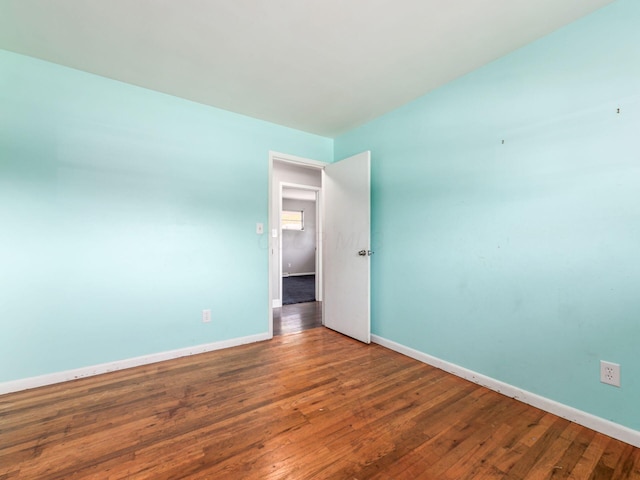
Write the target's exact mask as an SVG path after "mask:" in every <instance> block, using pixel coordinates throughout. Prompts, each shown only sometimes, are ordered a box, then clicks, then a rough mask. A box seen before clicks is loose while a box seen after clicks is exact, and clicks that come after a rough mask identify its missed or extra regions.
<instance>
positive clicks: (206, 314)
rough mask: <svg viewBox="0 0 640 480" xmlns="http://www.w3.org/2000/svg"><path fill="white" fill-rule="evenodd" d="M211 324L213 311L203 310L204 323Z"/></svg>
mask: <svg viewBox="0 0 640 480" xmlns="http://www.w3.org/2000/svg"><path fill="white" fill-rule="evenodd" d="M209 322H211V309H209V308H207V309H206V310H202V323H209Z"/></svg>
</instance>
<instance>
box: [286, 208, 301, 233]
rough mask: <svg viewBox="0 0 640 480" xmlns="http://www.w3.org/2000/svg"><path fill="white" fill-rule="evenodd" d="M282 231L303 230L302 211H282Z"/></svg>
mask: <svg viewBox="0 0 640 480" xmlns="http://www.w3.org/2000/svg"><path fill="white" fill-rule="evenodd" d="M282 229H283V230H304V211H302V210H283V211H282Z"/></svg>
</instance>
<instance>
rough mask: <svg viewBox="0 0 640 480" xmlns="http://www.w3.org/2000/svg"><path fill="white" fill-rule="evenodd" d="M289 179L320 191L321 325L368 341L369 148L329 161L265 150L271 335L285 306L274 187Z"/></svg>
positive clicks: (279, 199) (278, 197) (278, 210)
mask: <svg viewBox="0 0 640 480" xmlns="http://www.w3.org/2000/svg"><path fill="white" fill-rule="evenodd" d="M284 176H286V177H287V178H283V177H284ZM287 181H289V182H292V183H295V184H298V185H306V186H307V188H314V187H315V188H317V191H318V195H319V197H318V202H317V204H318V205H320V214H319V215H318V217H319V221H318V229H317V230H318V231H317V234H318V238H319V241H318V242H317V249H318V253H317V269H316V273H317V281H316V287H317V292H316V295H317V299H318V300H319V301H322V300H325V302H323V305H322V325H324V326H327V327H328V328H331V329H332V330H336V331H338V332H340V333H343V334H345V335H348V336H350V337H353V338H355V339H356V340H360V341H362V342H364V343H369V342H370V341H371V302H370V257H371V255H372V254H373V251H372V250H371V243H370V242H371V207H370V205H371V152H369V151H365V152H361V153H359V154H356V155H352V156H351V157H348V158H345V159H342V160H339V161H337V162H333V163H330V164H329V163H324V162H317V161H314V160H307V159H303V158H300V157H293V156H290V155H283V154H279V153H276V152H269V202H270V205H269V233H270V235H269V317H268V318H269V334H270V336H273V331H274V328H273V320H274V309H275V308H283V307H282V286H281V278H282V275H281V270H282V255H281V244H282V242H281V237H282V235H281V228H280V225H281V222H280V216H281V211H282V205H281V204H282V195H281V194H280V195H278V194H277V192H278V191H279V190H280V189H281V188H282V186H281V183H283V182H284V183H286V182H287ZM310 182H311V183H310ZM320 198H321V199H322V201H320ZM345 206H348V208H345ZM320 240H321V241H320ZM323 252H326V255H325V254H323ZM279 273H280V275H279ZM325 296H326V298H324V297H325ZM312 303H317V302H312Z"/></svg>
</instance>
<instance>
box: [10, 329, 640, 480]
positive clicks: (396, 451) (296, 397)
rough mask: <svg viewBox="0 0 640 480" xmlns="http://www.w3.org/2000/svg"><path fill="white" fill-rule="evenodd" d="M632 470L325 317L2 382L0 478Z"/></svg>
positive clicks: (549, 418)
mask: <svg viewBox="0 0 640 480" xmlns="http://www.w3.org/2000/svg"><path fill="white" fill-rule="evenodd" d="M13 478H21V479H30V480H31V479H38V480H39V479H47V480H49V479H51V480H53V479H68V480H73V479H89V478H91V479H143V478H145V479H146V478H151V479H180V478H189V479H195V478H203V479H204V478H209V479H233V480H235V479H261V480H262V479H312V478H313V479H379V480H383V479H384V480H389V479H394V480H398V479H411V480H415V479H437V480H447V479H450V480H459V479H531V480H533V479H560V478H566V479H573V480H587V479H593V480H595V479H631V478H634V479H635V478H640V451H639V449H637V448H634V447H631V446H629V445H626V444H624V443H622V442H619V441H616V440H613V439H611V438H609V437H606V436H604V435H601V434H597V433H595V432H593V431H591V430H588V429H586V428H583V427H580V426H578V425H576V424H573V423H571V422H569V421H566V420H563V419H560V418H558V417H555V416H554V415H551V414H548V413H545V412H542V411H540V410H538V409H535V408H533V407H529V406H527V405H524V404H522V403H519V402H517V401H515V400H512V399H509V398H506V397H504V396H502V395H500V394H498V393H495V392H492V391H489V390H487V389H485V388H482V387H479V386H477V385H475V384H472V383H469V382H467V381H465V380H462V379H460V378H457V377H454V376H452V375H449V374H447V373H445V372H443V371H441V370H437V369H435V368H432V367H429V366H427V365H424V364H422V363H419V362H417V361H415V360H412V359H410V358H408V357H405V356H402V355H400V354H397V353H395V352H392V351H389V350H387V349H385V348H383V347H380V346H378V345H364V344H361V343H358V342H356V341H354V340H351V339H349V338H347V337H344V336H342V335H340V334H337V333H335V332H333V331H330V330H328V329H324V328H315V329H311V330H307V331H305V332H302V333H300V334H298V335H283V336H279V337H276V338H275V339H274V340H272V341H268V342H261V343H256V344H251V345H245V346H241V347H236V348H231V349H227V350H220V351H216V352H211V353H206V354H201V355H196V356H193V357H187V358H181V359H177V360H172V361H169V362H163V363H158V364H154V365H149V366H144V367H138V368H134V369H129V370H124V371H120V372H114V373H110V374H106V375H100V376H96V377H91V378H87V379H81V380H76V381H73V382H68V383H64V384H58V385H53V386H48V387H43V388H38V389H34V390H30V391H24V392H18V393H13V394H9V395H4V396H0V479H13Z"/></svg>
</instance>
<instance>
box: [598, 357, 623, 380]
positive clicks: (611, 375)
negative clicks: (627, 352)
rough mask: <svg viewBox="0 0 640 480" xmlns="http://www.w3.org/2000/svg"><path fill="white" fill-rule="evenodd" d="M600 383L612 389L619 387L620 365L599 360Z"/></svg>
mask: <svg viewBox="0 0 640 480" xmlns="http://www.w3.org/2000/svg"><path fill="white" fill-rule="evenodd" d="M600 381H601V382H602V383H606V384H608V385H613V386H614V387H619V386H620V365H618V364H617V363H611V362H605V361H604V360H600Z"/></svg>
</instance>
